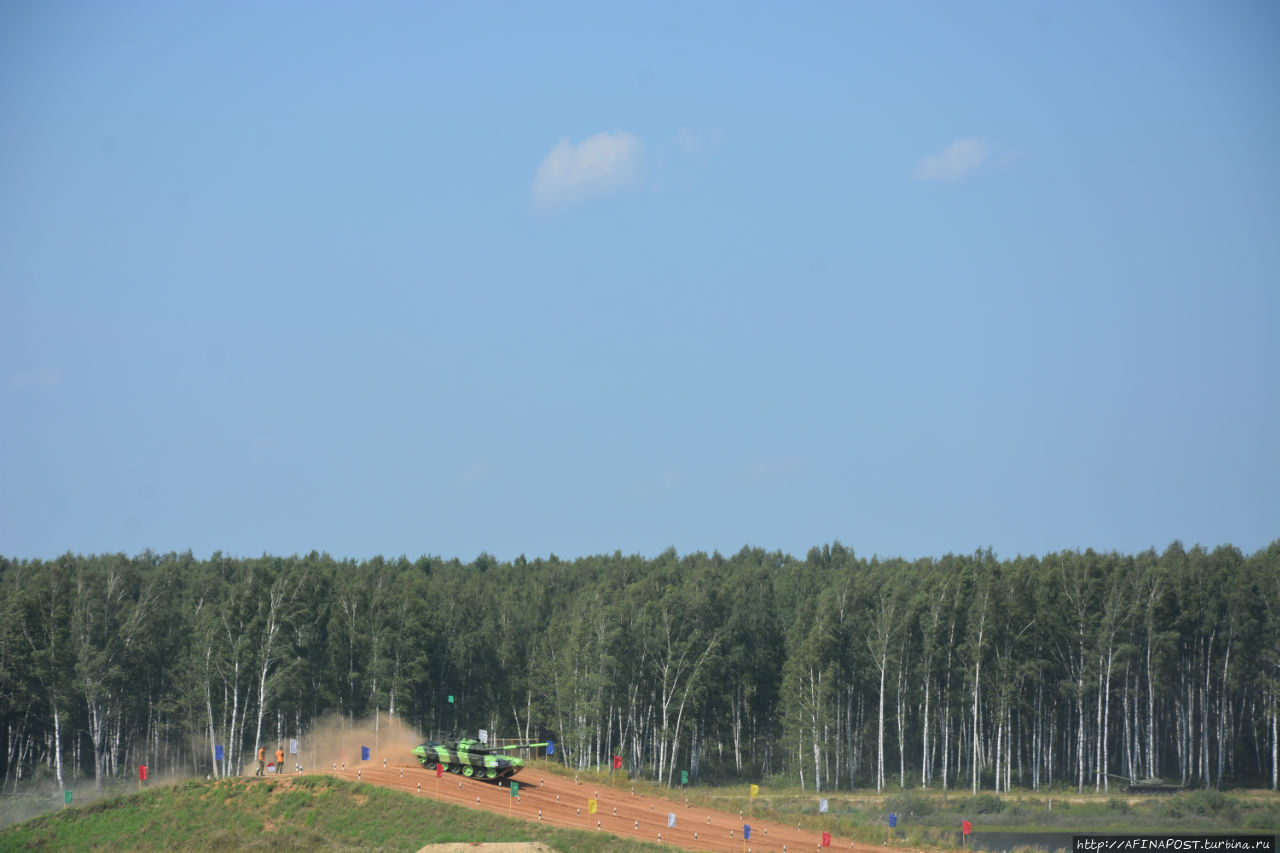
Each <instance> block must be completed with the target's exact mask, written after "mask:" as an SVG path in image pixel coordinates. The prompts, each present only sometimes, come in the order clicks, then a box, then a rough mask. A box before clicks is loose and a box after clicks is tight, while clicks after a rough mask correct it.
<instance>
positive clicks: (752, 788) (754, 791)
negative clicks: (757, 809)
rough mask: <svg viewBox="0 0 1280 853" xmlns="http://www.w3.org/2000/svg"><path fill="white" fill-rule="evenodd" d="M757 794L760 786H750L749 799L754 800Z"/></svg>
mask: <svg viewBox="0 0 1280 853" xmlns="http://www.w3.org/2000/svg"><path fill="white" fill-rule="evenodd" d="M759 793H760V786H759V785H752V786H751V799H753V800H754V799H755V798H756V794H759Z"/></svg>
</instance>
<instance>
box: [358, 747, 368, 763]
mask: <svg viewBox="0 0 1280 853" xmlns="http://www.w3.org/2000/svg"><path fill="white" fill-rule="evenodd" d="M360 760H361V761H368V760H369V747H367V746H362V747H360Z"/></svg>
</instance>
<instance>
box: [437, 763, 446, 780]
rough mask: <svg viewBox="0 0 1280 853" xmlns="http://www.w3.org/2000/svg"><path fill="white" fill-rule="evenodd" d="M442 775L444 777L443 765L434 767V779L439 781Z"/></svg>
mask: <svg viewBox="0 0 1280 853" xmlns="http://www.w3.org/2000/svg"><path fill="white" fill-rule="evenodd" d="M443 775H444V765H443V764H437V765H436V778H437V779H439V778H440V777H441V776H443Z"/></svg>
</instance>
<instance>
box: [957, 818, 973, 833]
mask: <svg viewBox="0 0 1280 853" xmlns="http://www.w3.org/2000/svg"><path fill="white" fill-rule="evenodd" d="M960 831H961V832H962V833H963V834H965V835H968V834H970V833H971V832H973V824H971V823H969V821H967V820H962V821H960Z"/></svg>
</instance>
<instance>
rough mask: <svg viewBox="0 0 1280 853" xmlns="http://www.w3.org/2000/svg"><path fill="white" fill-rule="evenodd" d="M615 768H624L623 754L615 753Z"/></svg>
mask: <svg viewBox="0 0 1280 853" xmlns="http://www.w3.org/2000/svg"><path fill="white" fill-rule="evenodd" d="M613 769H614V770H621V769H622V756H621V755H615V756H614V757H613Z"/></svg>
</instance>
